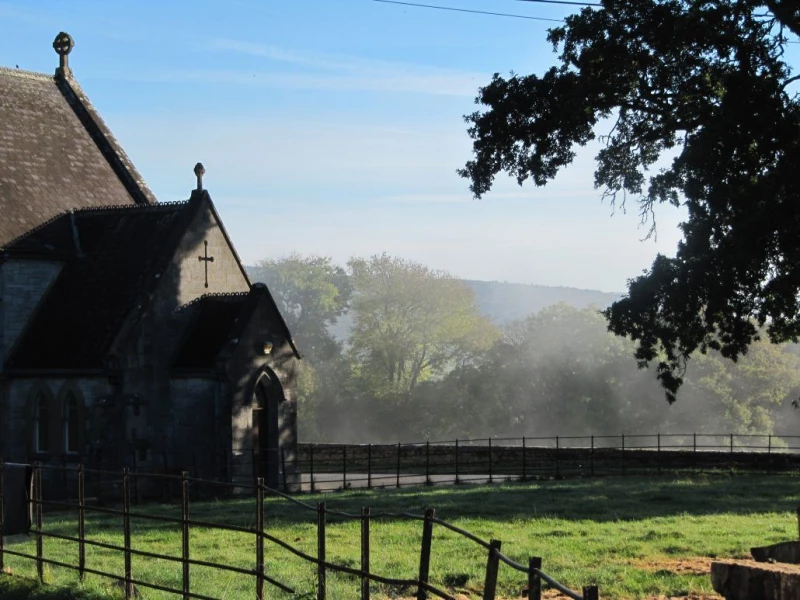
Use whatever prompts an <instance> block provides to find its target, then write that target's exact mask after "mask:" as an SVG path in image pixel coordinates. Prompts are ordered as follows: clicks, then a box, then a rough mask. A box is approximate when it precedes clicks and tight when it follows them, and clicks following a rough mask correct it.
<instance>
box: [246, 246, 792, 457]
mask: <svg viewBox="0 0 800 600" xmlns="http://www.w3.org/2000/svg"><path fill="white" fill-rule="evenodd" d="M251 274H252V276H253V279H254V280H259V281H263V282H264V283H266V284H267V285H268V287H269V289H270V291H271V293H272V295H273V296H274V298H275V301H276V302H277V304H278V306H279V307H280V309H281V311H282V312H283V314H284V316H285V319H286V321H287V324H288V326H289V328H290V330H291V331H292V333H293V335H294V337H295V340H296V342H297V344H298V347H299V348H300V351H301V352H302V353H303V355H304V360H303V361H302V363H301V364H302V366H301V371H300V379H299V386H298V410H299V423H300V425H299V429H300V432H299V433H300V437H301V439H303V440H308V441H320V442H323V441H328V442H353V443H356V442H367V441H369V442H378V441H387V442H390V441H399V440H403V441H419V440H424V439H454V438H456V437H459V438H462V439H463V438H467V437H486V436H493V437H500V436H522V435H529V436H536V435H540V436H554V435H590V434H618V433H633V434H636V433H639V434H645V433H654V432H657V431H661V432H676V433H684V432H687V433H688V432H695V431H696V432H698V433H701V432H708V433H720V432H722V433H728V432H733V433H763V434H766V433H784V434H787V433H793V432H794V429H795V428H794V427H793V425H792V423H793V419H796V417H794V416H793V415H791V413H792V410H791V408H790V405H791V400H792V398H794V397H796V396H797V391H798V388H800V350H798V346H797V345H794V344H783V345H774V344H770V343H767V342H761V341H756V342H754V343H753V344H752V347H751V348H750V351H749V352H748V353H747V355H745V356H743V357H741V358H740V359H739V361H738V362H736V363H734V362H732V361H729V360H726V359H724V358H723V357H722V355H721V353H720V352H718V351H716V350H709V351H708V352H707V353H705V354H697V355H695V356H693V357H692V360H691V361H690V362H689V363H688V364H687V366H686V370H685V372H684V373H683V374H682V376H683V378H684V391H683V392H682V397H681V401H680V402H678V403H675V404H670V403H667V402H666V401H665V400H664V392H663V388H661V387H660V385H659V383H658V381H657V378H656V373H655V370H654V369H640V368H638V367H637V363H636V361H635V360H634V358H633V357H634V355H635V352H636V343H635V342H634V341H632V340H631V339H630V338H625V337H619V336H617V335H614V334H613V333H610V332H609V331H608V322H607V321H606V319H605V317H604V316H603V314H602V313H601V312H600V309H599V308H583V309H578V308H573V307H571V306H568V305H566V304H557V305H553V306H549V307H547V308H544V309H542V310H540V311H538V312H537V313H535V314H530V315H529V316H527V317H526V318H524V319H521V320H517V321H514V322H512V323H509V324H505V325H503V326H498V325H497V324H495V323H492V322H491V321H490V320H489V319H488V318H486V317H485V316H483V315H482V314H480V312H479V310H478V307H477V305H476V302H475V296H474V292H473V291H472V290H471V289H470V288H469V286H468V285H467V284H466V283H465V282H463V281H461V280H459V279H457V278H455V277H453V276H451V275H449V274H447V273H445V272H442V271H436V270H432V269H430V268H428V267H426V266H425V265H422V264H419V263H416V262H413V261H408V260H404V259H402V258H397V257H392V256H388V255H386V254H382V255H376V256H372V257H369V258H353V259H351V260H350V261H348V263H347V264H346V265H345V266H340V265H336V264H334V262H333V261H332V260H331V259H330V258H327V257H321V256H301V255H296V254H295V255H290V256H287V257H282V258H277V259H265V260H262V261H260V262H259V263H258V264H257V265H256V266H255V267H254V268H252V269H251ZM345 322H346V326H344V323H345Z"/></svg>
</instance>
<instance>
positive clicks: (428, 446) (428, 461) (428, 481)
mask: <svg viewBox="0 0 800 600" xmlns="http://www.w3.org/2000/svg"><path fill="white" fill-rule="evenodd" d="M430 484H431V442H430V440H428V441H426V442H425V485H430Z"/></svg>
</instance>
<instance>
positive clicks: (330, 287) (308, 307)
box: [254, 254, 350, 362]
mask: <svg viewBox="0 0 800 600" xmlns="http://www.w3.org/2000/svg"><path fill="white" fill-rule="evenodd" d="M254 276H255V277H256V278H258V279H259V280H261V281H263V282H264V283H266V284H267V286H268V287H269V290H270V292H271V293H272V296H273V297H274V298H275V301H276V302H277V303H278V308H280V310H281V313H282V314H283V316H284V318H285V319H286V324H287V325H288V326H289V330H290V331H291V332H292V334H293V335H294V337H295V339H296V340H297V343H298V345H299V347H300V350H301V351H302V352H303V354H304V355H306V356H307V357H309V358H311V359H312V362H318V361H319V360H322V359H325V358H330V357H331V356H332V355H333V354H335V353H336V352H337V351H338V346H337V343H336V341H335V340H334V339H333V336H332V335H331V334H330V332H329V328H330V326H331V325H332V324H333V323H334V322H335V321H336V319H337V318H338V317H340V316H341V315H342V313H343V312H344V311H345V310H346V309H347V303H348V301H349V298H350V284H349V280H348V278H347V274H346V273H345V271H344V269H343V268H341V267H339V266H337V265H334V264H333V263H332V262H331V259H330V258H329V257H323V256H315V255H310V256H301V255H299V254H291V255H289V256H286V257H283V258H276V259H273V258H267V259H264V260H260V261H258V262H257V263H256V267H255V269H254Z"/></svg>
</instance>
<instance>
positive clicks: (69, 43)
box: [53, 31, 75, 75]
mask: <svg viewBox="0 0 800 600" xmlns="http://www.w3.org/2000/svg"><path fill="white" fill-rule="evenodd" d="M74 47H75V41H74V40H73V39H72V36H71V35H70V34H68V33H64V32H63V31H62V32H61V33H59V34H58V35H57V36H56V39H55V40H53V49H54V50H55V51H56V54H58V71H56V73H60V74H61V75H68V74H69V73H70V70H69V58H68V57H69V53H70V52H72V49H73V48H74Z"/></svg>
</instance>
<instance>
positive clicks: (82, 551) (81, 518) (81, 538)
mask: <svg viewBox="0 0 800 600" xmlns="http://www.w3.org/2000/svg"><path fill="white" fill-rule="evenodd" d="M85 569H86V473H85V472H84V469H83V464H80V465H78V577H79V579H80V581H81V583H83V580H84V576H85V575H86V573H85Z"/></svg>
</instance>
